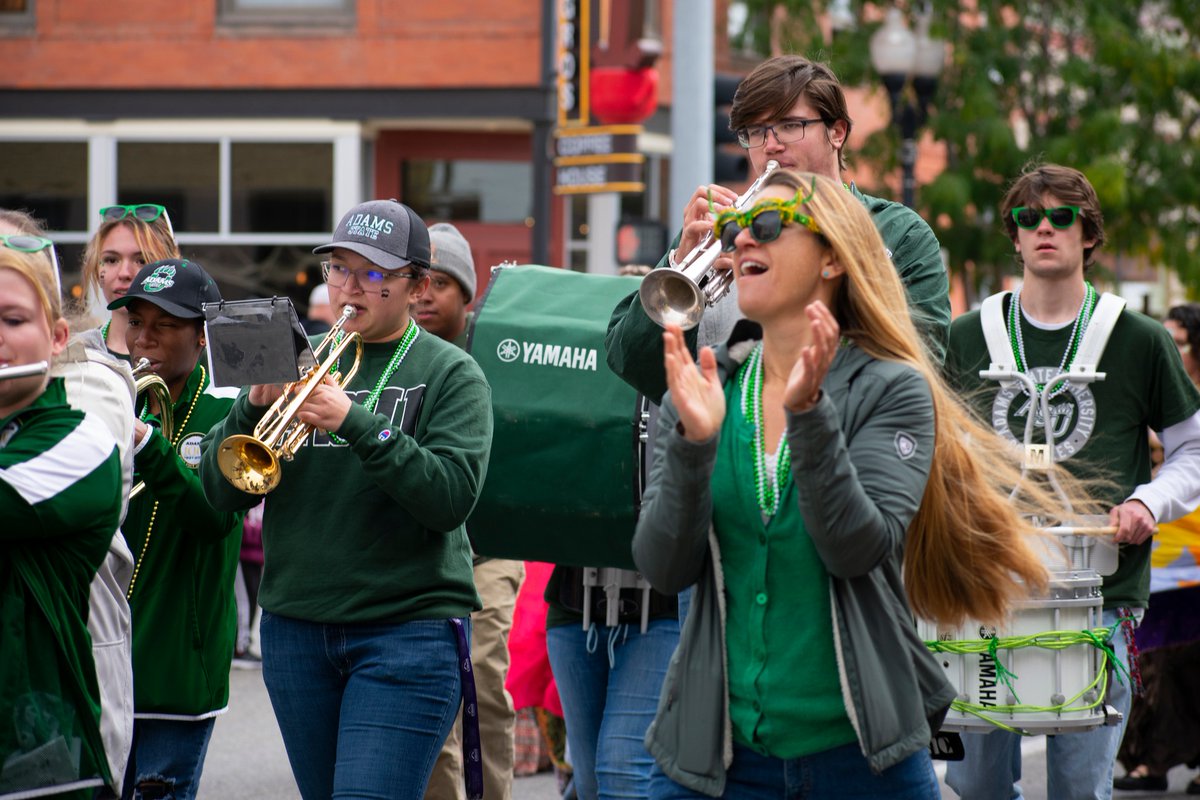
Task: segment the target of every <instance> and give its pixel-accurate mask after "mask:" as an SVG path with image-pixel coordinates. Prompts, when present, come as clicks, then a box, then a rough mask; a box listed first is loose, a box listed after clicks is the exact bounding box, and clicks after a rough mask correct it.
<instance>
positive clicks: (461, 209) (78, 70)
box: [0, 0, 670, 310]
mask: <svg viewBox="0 0 1200 800" xmlns="http://www.w3.org/2000/svg"><path fill="white" fill-rule="evenodd" d="M556 5H557V4H547V3H544V2H543V0H438V2H392V1H391V0H138V2H136V3H133V2H127V1H126V0H0V42H3V47H4V52H5V54H6V61H7V63H8V64H9V65H10V66H9V68H8V69H7V70H5V72H4V75H3V76H0V206H8V207H24V208H29V209H31V210H33V211H34V212H35V213H36V214H38V215H39V216H41V217H43V218H45V219H46V220H47V221H48V223H49V227H50V229H51V230H52V231H53V233H54V237H55V240H56V241H57V242H59V243H60V249H61V251H62V255H63V259H62V260H63V263H64V267H65V269H66V270H67V271H68V273H69V272H70V271H71V270H72V267H73V266H74V265H77V264H78V263H79V256H80V253H81V250H82V245H83V244H84V243H85V242H86V241H87V238H88V235H89V232H90V231H93V230H95V227H96V225H97V224H98V222H99V218H98V215H97V214H96V210H97V209H98V208H100V207H102V206H104V205H108V204H111V203H114V202H121V203H128V202H158V203H161V204H163V205H166V206H167V207H168V209H169V211H170V213H171V215H172V221H173V223H174V226H175V230H176V231H177V233H178V238H179V241H180V244H181V247H182V249H183V250H184V253H185V255H190V256H192V257H195V258H197V259H198V260H200V261H202V262H203V263H204V264H205V265H206V266H209V267H210V268H211V269H212V270H213V271H214V273H216V274H217V275H218V278H219V280H220V282H221V285H222V287H223V289H224V290H225V292H226V294H227V296H229V297H233V298H236V297H242V296H250V295H258V294H265V293H276V294H291V295H292V296H293V297H294V298H295V299H296V300H297V301H298V304H299V305H300V307H301V310H303V301H304V299H306V297H307V291H308V290H307V287H308V286H311V284H312V282H313V281H314V280H316V279H317V278H318V274H319V273H318V266H317V263H318V259H317V257H314V256H312V255H311V253H310V252H309V251H310V250H311V248H312V246H313V245H314V244H317V243H320V242H321V241H325V240H326V237H327V236H328V235H329V232H330V231H331V230H332V228H333V225H334V224H335V223H336V220H337V218H338V217H339V216H340V214H341V213H342V212H344V211H345V210H346V209H348V208H349V207H350V206H351V205H353V204H354V203H356V202H358V201H360V200H362V199H365V198H369V197H396V198H398V199H401V200H403V201H404V202H406V203H408V204H410V205H412V206H413V207H414V208H416V209H417V211H418V212H419V213H421V214H422V215H423V216H424V217H425V218H426V219H427V220H429V221H430V222H434V221H441V220H449V221H453V222H454V223H455V224H457V225H459V227H460V228H461V229H462V230H463V232H464V234H465V235H466V236H467V237H468V238H469V239H470V241H471V242H472V245H473V247H474V249H475V253H474V255H475V260H476V264H477V265H478V269H479V271H480V279H481V285H482V282H484V281H486V279H487V275H486V273H487V270H488V268H489V267H490V266H491V265H493V264H496V263H499V262H500V261H502V260H505V259H514V260H517V261H519V262H527V261H529V260H531V256H532V255H533V254H534V252H535V251H534V247H533V244H532V242H533V241H534V240H533V235H532V234H533V230H534V226H535V225H542V226H544V229H545V235H546V238H547V240H548V242H549V246H548V251H547V253H546V257H547V261H548V263H551V264H556V265H563V264H569V263H571V262H572V261H573V260H574V261H578V258H579V248H580V245H579V242H578V241H575V242H574V243H572V240H573V239H576V240H577V239H579V237H581V236H586V225H582V227H581V224H580V220H581V219H583V217H581V213H582V209H583V208H584V206H583V205H581V198H573V199H572V198H549V196H548V195H547V194H544V195H543V201H542V203H543V205H542V207H541V208H540V209H539V211H540V214H541V216H542V217H543V219H537V218H536V216H537V214H538V213H539V211H535V207H537V203H538V198H537V196H536V195H537V193H536V192H535V191H534V186H535V177H537V175H535V170H536V169H538V168H539V167H538V165H537V160H536V159H535V158H534V157H533V154H534V153H535V152H537V151H538V150H539V149H540V150H542V151H543V152H544V151H545V148H546V139H545V138H541V139H539V133H540V134H541V136H542V137H546V136H549V134H550V131H551V129H552V126H553V123H554V116H553V115H554V113H555V95H554V91H555V88H554V84H553V82H552V81H544V80H543V77H542V70H543V66H542V65H543V63H544V62H546V61H547V59H546V55H547V54H549V56H550V63H552V58H553V50H552V49H551V50H549V51H544V50H543V44H542V39H541V31H542V27H543V15H544V14H546V13H550V14H553V13H554V9H555V6H556ZM662 5H663V6H669V5H670V3H665V2H664V3H662ZM667 13H669V10H668V12H667ZM550 27H551V28H553V25H551V26H550ZM663 69H667V67H666V66H665V65H664V66H663ZM662 138H663V137H661V136H660V137H657V141H658V142H659V144H658V149H659V151H660V153H659V154H658V155H652V157H651V158H652V164H651V167H650V168H649V169H648V170H647V172H648V173H656V172H657V173H660V172H661V169H657V170H656V167H657V166H658V163H659V162H658V160H659V159H660V157H661V155H662V153H663V152H665V150H666V148H665V147H664V146H663V145H662V142H661V139H662ZM647 141H650V142H654V141H656V137H655V136H654V135H652V134H649V135H648V136H647ZM543 163H545V160H544V159H543ZM542 169H544V170H545V171H543V172H542V173H541V177H543V178H546V179H547V180H548V176H549V171H548V168H546V167H542ZM544 182H546V181H543V183H544ZM653 183H654V184H655V185H657V179H656V180H655V181H654V182H653ZM653 191H654V192H657V189H654V190H653ZM629 202H630V203H631V204H632V207H634V208H635V210H636V211H637V212H638V213H641V212H642V210H643V209H642V204H643V203H644V202H645V196H642V195H638V196H633V197H631V198H629ZM572 215H574V216H572ZM573 220H574V221H573ZM70 277H71V276H70V275H69V274H68V278H70Z"/></svg>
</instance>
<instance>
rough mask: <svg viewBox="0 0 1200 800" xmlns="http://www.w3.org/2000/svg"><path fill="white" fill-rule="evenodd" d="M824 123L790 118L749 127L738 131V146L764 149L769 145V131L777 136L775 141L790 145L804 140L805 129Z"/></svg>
mask: <svg viewBox="0 0 1200 800" xmlns="http://www.w3.org/2000/svg"><path fill="white" fill-rule="evenodd" d="M824 122H825V120H823V119H821V118H820V117H810V118H804V117H788V118H787V119H781V120H779V122H776V123H775V124H774V125H747V126H746V127H744V128H741V129H739V130H738V132H737V140H738V144H740V145H741V146H742V147H745V148H747V149H749V148H751V147H762V146H763V145H764V144H766V143H767V131H770V132H772V133H774V134H775V141H777V142H779V143H780V144H790V143H791V142H798V141H800V140H801V139H803V138H804V132H805V129H806V128H808V126H809V125H815V124H817V123H824Z"/></svg>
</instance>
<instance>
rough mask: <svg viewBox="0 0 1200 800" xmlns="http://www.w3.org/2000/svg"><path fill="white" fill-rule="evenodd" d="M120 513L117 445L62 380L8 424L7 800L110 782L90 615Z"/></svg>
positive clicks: (3, 741)
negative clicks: (94, 585)
mask: <svg viewBox="0 0 1200 800" xmlns="http://www.w3.org/2000/svg"><path fill="white" fill-rule="evenodd" d="M120 514H121V457H120V454H119V453H118V451H117V445H116V442H115V441H114V440H113V438H112V434H111V433H109V432H108V428H106V427H105V426H104V424H103V423H102V422H100V420H98V419H97V418H95V417H92V416H87V415H85V414H84V413H83V412H82V411H77V410H74V409H72V408H70V407H68V406H67V404H66V392H65V390H64V388H63V381H62V379H61V378H54V379H52V380H51V381H50V384H49V386H48V387H47V389H46V391H45V392H44V393H43V394H42V395H41V397H39V398H38V399H37V400H35V401H34V402H33V403H32V404H31V405H29V406H28V407H26V408H24V409H22V410H21V411H18V412H17V413H15V414H13V415H11V416H9V417H8V418H7V419H3V420H0V519H2V520H3V524H0V797H5V796H8V795H9V794H10V793H15V792H20V791H22V790H32V789H36V788H44V787H51V786H57V787H61V791H63V792H66V791H69V790H76V789H83V790H85V791H83V792H82V794H83V796H85V797H90V796H91V794H92V790H91V789H88V788H86V787H94V786H99V785H101V784H102V783H110V782H111V776H110V775H109V770H108V764H107V761H106V760H105V757H104V745H103V742H102V741H101V738H100V729H99V717H100V689H99V686H98V685H97V682H96V670H95V667H94V666H93V662H92V641H91V637H90V636H89V635H88V631H87V614H88V592H89V587H90V585H91V581H92V576H93V575H95V574H96V570H97V569H98V568H99V566H100V564H101V562H102V561H103V560H104V557H105V555H106V554H107V552H108V544H109V542H110V541H111V540H112V536H113V531H115V530H116V528H117V525H118V524H119V523H120ZM76 794H80V792H76Z"/></svg>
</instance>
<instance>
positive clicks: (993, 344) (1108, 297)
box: [979, 292, 1125, 384]
mask: <svg viewBox="0 0 1200 800" xmlns="http://www.w3.org/2000/svg"><path fill="white" fill-rule="evenodd" d="M1010 297H1012V292H999V293H997V294H994V295H992V296H991V297H989V298H987V299H986V300H984V301H983V305H982V306H980V309H979V322H980V324H981V325H982V326H983V338H984V340H985V341H986V342H987V348H988V358H989V359H990V361H991V371H993V372H1016V370H1017V365H1016V359H1015V358H1014V357H1013V348H1012V343H1011V342H1010V341H1009V338H1008V326H1007V325H1006V323H1005V319H1004V317H1005V315H1004V305H1005V302H1006V301H1007V300H1008V298H1010ZM1124 309H1125V300H1124V299H1123V298H1121V297H1118V296H1116V295H1115V294H1110V293H1109V292H1105V293H1104V294H1102V295H1100V300H1099V301H1098V302H1097V303H1096V308H1095V310H1094V311H1093V312H1092V318H1091V321H1090V322H1089V323H1088V326H1087V330H1086V331H1084V333H1083V338H1082V339H1081V340H1080V343H1079V350H1078V352H1077V354H1076V356H1075V359H1074V360H1073V362H1072V363H1071V366H1070V367H1069V368H1068V369H1067V372H1066V377H1067V379H1068V380H1070V381H1072V382H1074V383H1091V382H1092V381H1098V380H1103V379H1104V375H1103V373H1099V372H1096V365H1097V364H1099V363H1100V357H1101V356H1103V355H1104V348H1105V347H1106V346H1107V345H1108V338H1109V336H1111V335H1112V331H1113V328H1114V327H1115V326H1116V324H1117V320H1118V319H1119V318H1120V316H1121V312H1122V311H1123V310H1124ZM1004 383H1006V382H1005V381H1001V384H1004Z"/></svg>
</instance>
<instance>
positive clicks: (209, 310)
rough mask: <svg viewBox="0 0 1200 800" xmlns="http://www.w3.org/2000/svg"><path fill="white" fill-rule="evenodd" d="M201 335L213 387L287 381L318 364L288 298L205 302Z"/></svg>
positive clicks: (294, 379)
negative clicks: (206, 342) (203, 338)
mask: <svg viewBox="0 0 1200 800" xmlns="http://www.w3.org/2000/svg"><path fill="white" fill-rule="evenodd" d="M204 333H205V337H206V339H207V340H208V346H207V354H208V369H209V373H210V374H211V375H212V382H213V385H214V386H239V387H240V386H254V385H258V384H278V383H291V382H293V381H296V380H299V378H300V375H301V373H302V372H303V371H305V370H308V369H309V368H311V367H314V366H316V363H317V360H316V358H315V357H314V356H313V351H312V347H311V346H309V343H308V336H307V335H306V334H305V333H304V329H303V328H302V327H301V326H300V318H299V317H298V316H297V315H296V308H295V306H293V305H292V301H291V299H290V298H287V297H270V298H262V299H255V300H222V301H220V302H219V303H205V304H204Z"/></svg>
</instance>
